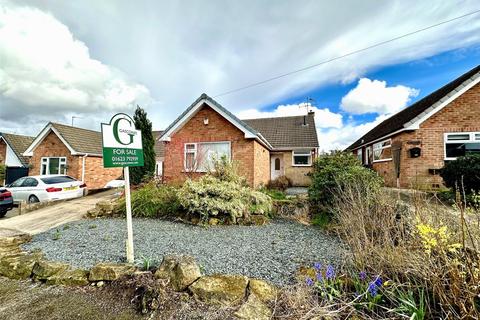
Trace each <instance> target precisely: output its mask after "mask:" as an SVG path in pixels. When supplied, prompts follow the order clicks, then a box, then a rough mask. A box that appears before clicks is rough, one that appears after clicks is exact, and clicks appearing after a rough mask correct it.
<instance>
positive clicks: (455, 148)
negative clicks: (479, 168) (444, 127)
mask: <svg viewBox="0 0 480 320" xmlns="http://www.w3.org/2000/svg"><path fill="white" fill-rule="evenodd" d="M444 141H445V160H455V159H456V158H457V157H461V156H464V155H467V154H472V153H480V133H479V132H459V133H446V134H445V137H444Z"/></svg>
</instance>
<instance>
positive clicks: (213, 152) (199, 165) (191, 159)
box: [184, 141, 231, 172]
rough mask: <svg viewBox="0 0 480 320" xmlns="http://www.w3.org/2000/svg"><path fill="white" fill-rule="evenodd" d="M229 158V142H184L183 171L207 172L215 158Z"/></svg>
mask: <svg viewBox="0 0 480 320" xmlns="http://www.w3.org/2000/svg"><path fill="white" fill-rule="evenodd" d="M224 156H225V157H227V159H228V160H230V159H231V152H230V142H229V141H223V142H200V143H186V144H185V161H184V167H185V171H188V172H207V171H208V170H210V169H212V163H213V161H214V160H215V159H220V158H221V157H224Z"/></svg>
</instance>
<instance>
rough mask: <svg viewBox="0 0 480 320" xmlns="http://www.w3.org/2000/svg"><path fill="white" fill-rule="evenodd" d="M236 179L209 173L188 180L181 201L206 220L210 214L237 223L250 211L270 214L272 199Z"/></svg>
mask: <svg viewBox="0 0 480 320" xmlns="http://www.w3.org/2000/svg"><path fill="white" fill-rule="evenodd" d="M235 180H236V179H232V181H226V180H222V179H220V178H217V177H215V176H213V175H210V174H207V175H205V176H203V177H201V178H199V179H197V180H190V179H189V180H187V181H186V182H185V183H184V185H183V186H182V188H180V190H179V195H178V198H179V201H180V204H181V205H182V207H183V208H184V209H185V210H187V211H188V212H189V213H190V214H192V215H194V216H197V217H200V219H201V220H202V221H204V222H206V221H208V219H209V218H210V217H215V218H219V219H227V220H229V221H231V222H232V223H236V222H237V219H238V218H248V215H249V214H262V215H268V214H269V213H270V212H271V208H272V200H271V199H270V197H269V196H267V195H266V194H264V193H262V192H259V191H255V190H253V189H251V188H249V187H245V186H243V185H242V184H240V183H238V182H236V181H235Z"/></svg>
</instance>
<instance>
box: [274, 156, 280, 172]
mask: <svg viewBox="0 0 480 320" xmlns="http://www.w3.org/2000/svg"><path fill="white" fill-rule="evenodd" d="M275 170H277V171H278V170H280V158H275Z"/></svg>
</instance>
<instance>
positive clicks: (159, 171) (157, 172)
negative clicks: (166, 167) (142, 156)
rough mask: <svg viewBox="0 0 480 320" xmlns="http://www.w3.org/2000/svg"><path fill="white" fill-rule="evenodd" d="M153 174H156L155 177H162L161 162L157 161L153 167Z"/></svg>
mask: <svg viewBox="0 0 480 320" xmlns="http://www.w3.org/2000/svg"><path fill="white" fill-rule="evenodd" d="M155 173H156V174H157V176H162V175H163V161H157V163H156V165H155Z"/></svg>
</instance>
